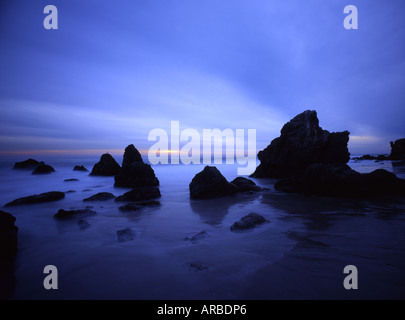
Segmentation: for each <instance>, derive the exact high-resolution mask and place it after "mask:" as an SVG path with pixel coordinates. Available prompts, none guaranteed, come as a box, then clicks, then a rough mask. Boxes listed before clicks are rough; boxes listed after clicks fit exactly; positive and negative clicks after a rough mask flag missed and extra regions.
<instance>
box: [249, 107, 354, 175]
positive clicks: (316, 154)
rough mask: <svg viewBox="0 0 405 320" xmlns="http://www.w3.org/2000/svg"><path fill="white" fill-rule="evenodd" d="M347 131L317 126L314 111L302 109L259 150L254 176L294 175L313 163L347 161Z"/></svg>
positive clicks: (302, 171)
mask: <svg viewBox="0 0 405 320" xmlns="http://www.w3.org/2000/svg"><path fill="white" fill-rule="evenodd" d="M348 141H349V132H348V131H343V132H332V133H330V132H329V131H327V130H323V129H322V128H321V127H320V126H319V120H318V118H317V114H316V111H309V110H307V111H305V112H303V113H301V114H299V115H297V116H296V117H295V118H293V119H292V120H290V121H289V122H288V123H286V124H285V125H284V126H283V128H282V129H281V135H280V137H278V138H276V139H274V140H273V141H272V142H271V144H270V145H269V146H268V147H267V148H265V149H264V150H262V151H260V152H259V153H258V158H259V160H260V162H261V163H260V165H259V166H258V167H257V169H256V171H255V172H254V173H253V174H252V176H253V177H274V178H282V177H293V176H297V175H301V174H303V173H304V171H305V169H306V168H307V167H308V166H310V165H311V164H314V163H337V164H346V163H347V162H348V161H349V159H350V154H349V151H348V148H347V143H348Z"/></svg>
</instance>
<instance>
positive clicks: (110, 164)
mask: <svg viewBox="0 0 405 320" xmlns="http://www.w3.org/2000/svg"><path fill="white" fill-rule="evenodd" d="M120 171H121V167H120V165H119V164H118V163H117V161H115V159H114V158H113V157H112V156H111V155H110V154H109V153H105V154H103V155H102V156H101V158H100V161H99V162H97V163H96V164H95V165H94V167H93V170H92V171H91V173H90V175H92V176H115V175H117V174H118V173H120Z"/></svg>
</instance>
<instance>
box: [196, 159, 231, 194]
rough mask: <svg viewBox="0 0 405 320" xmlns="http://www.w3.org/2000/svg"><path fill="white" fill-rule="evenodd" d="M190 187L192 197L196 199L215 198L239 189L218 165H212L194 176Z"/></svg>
mask: <svg viewBox="0 0 405 320" xmlns="http://www.w3.org/2000/svg"><path fill="white" fill-rule="evenodd" d="M189 189H190V197H191V198H195V199H205V198H215V197H220V196H224V195H229V194H234V193H236V191H237V187H236V186H235V185H234V184H232V183H229V182H228V181H227V180H226V179H225V177H224V176H223V175H222V174H221V172H219V170H218V169H217V168H216V167H210V166H206V167H205V168H204V170H203V171H201V172H199V173H197V174H196V175H195V176H194V178H193V180H192V181H191V182H190V185H189Z"/></svg>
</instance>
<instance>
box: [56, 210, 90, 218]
mask: <svg viewBox="0 0 405 320" xmlns="http://www.w3.org/2000/svg"><path fill="white" fill-rule="evenodd" d="M95 214H96V212H95V211H93V210H90V209H88V208H86V209H78V210H64V209H60V210H59V211H58V212H57V213H56V214H55V215H54V218H55V219H58V220H64V219H70V218H81V219H82V218H85V217H89V216H92V215H95Z"/></svg>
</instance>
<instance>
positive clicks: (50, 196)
mask: <svg viewBox="0 0 405 320" xmlns="http://www.w3.org/2000/svg"><path fill="white" fill-rule="evenodd" d="M63 198H65V193H64V192H60V191H51V192H45V193H41V194H39V195H33V196H28V197H23V198H19V199H16V200H14V201H11V202H9V203H7V204H6V205H5V207H11V206H18V205H23V204H35V203H42V202H51V201H58V200H61V199H63Z"/></svg>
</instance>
